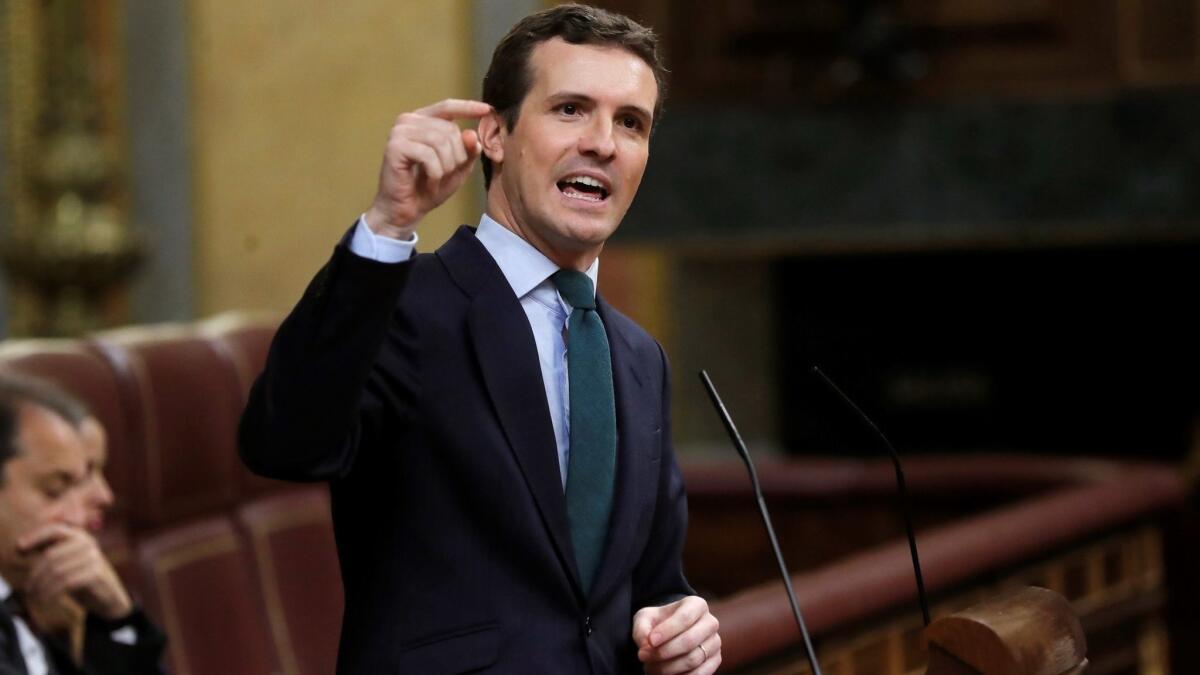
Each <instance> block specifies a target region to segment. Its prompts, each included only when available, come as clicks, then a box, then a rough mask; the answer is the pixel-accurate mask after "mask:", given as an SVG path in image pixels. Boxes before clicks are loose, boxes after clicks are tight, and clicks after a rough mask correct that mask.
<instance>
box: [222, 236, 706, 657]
mask: <svg viewBox="0 0 1200 675" xmlns="http://www.w3.org/2000/svg"><path fill="white" fill-rule="evenodd" d="M597 311H598V312H599V313H600V316H601V318H602V319H603V321H604V325H605V327H606V329H607V331H608V337H609V343H610V345H611V349H612V365H613V385H614V389H615V392H616V398H617V433H618V445H617V475H616V487H615V494H614V504H613V511H612V518H611V523H610V529H609V535H608V542H607V545H606V549H605V553H604V557H603V561H602V565H601V568H600V571H599V573H598V575H597V578H596V581H595V584H594V586H593V588H592V589H591V592H590V593H585V592H584V591H583V589H582V587H581V585H580V583H579V578H578V572H577V570H576V565H575V560H574V556H573V553H572V548H571V538H570V534H569V532H568V525H567V516H566V502H565V499H564V497H563V490H562V483H561V479H560V474H559V467H558V453H557V450H556V446H555V440H554V432H553V428H552V425H551V422H550V413H549V410H548V408H547V403H546V395H545V388H544V386H543V383H542V380H541V370H540V368H539V366H538V357H537V349H536V347H535V343H534V339H533V333H532V331H531V329H530V326H529V321H528V319H527V317H526V315H525V312H524V311H522V309H521V306H520V303H519V301H518V300H517V298H516V296H515V295H514V294H513V291H512V288H511V287H510V286H509V285H508V282H507V280H506V279H505V278H504V276H503V274H502V273H501V271H500V269H499V267H498V266H497V265H496V264H495V262H494V261H493V260H492V258H491V256H490V255H489V254H488V253H487V251H486V249H484V247H483V245H482V244H480V243H479V242H478V241H477V240H476V239H475V234H474V230H473V229H471V228H468V227H463V228H460V229H459V230H458V232H457V233H456V234H455V235H454V237H453V238H452V239H451V240H450V241H448V242H447V243H446V244H445V245H444V246H443V247H441V248H440V249H438V251H437V252H436V253H435V254H432V255H429V254H425V255H418V256H416V257H415V258H414V259H412V260H410V261H407V262H403V263H395V264H387V263H379V262H375V261H371V260H366V259H363V258H360V257H358V256H355V255H354V254H352V253H350V252H349V250H348V249H347V248H346V246H345V242H343V244H342V245H340V246H339V247H338V248H337V249H336V250H335V252H334V255H333V258H332V259H331V260H330V261H329V262H328V264H326V266H325V267H324V268H323V269H322V270H321V271H320V273H318V275H317V277H316V278H315V279H314V280H313V282H312V283H311V284H310V286H309V288H308V289H307V291H306V292H305V295H304V297H303V299H302V300H301V301H300V303H299V304H298V305H297V307H296V308H295V309H294V310H293V311H292V313H291V315H290V316H288V318H287V319H286V320H285V321H284V322H283V324H282V325H281V327H280V329H279V333H278V334H277V336H276V338H275V341H274V342H273V344H272V346H271V351H270V355H269V357H268V361H267V367H266V369H265V371H264V373H263V374H262V375H261V376H260V377H259V379H258V380H257V382H256V383H255V384H254V387H253V389H252V391H251V395H250V401H249V404H248V406H247V408H246V411H245V414H244V416H243V418H242V424H241V429H240V451H241V454H242V458H243V460H244V461H245V462H246V464H247V465H248V466H249V467H250V468H251V469H253V470H254V471H256V472H258V473H261V474H263V475H267V476H273V477H277V478H283V479H290V480H329V481H330V484H331V493H332V499H333V519H334V527H335V532H336V538H337V544H338V553H339V557H340V560H341V565H342V577H343V585H344V587H345V593H346V610H345V617H344V620H343V625H342V636H341V646H340V649H339V656H338V672H339V673H422V674H426V673H429V674H432V673H457V672H476V671H479V672H489V673H491V672H495V673H522V674H528V673H589V672H591V673H618V672H620V673H624V672H641V667H640V665H639V664H638V661H637V658H636V648H635V646H634V644H633V642H632V639H631V637H630V631H631V624H632V616H633V613H634V612H636V611H637V610H638V609H640V608H641V607H645V606H649V605H659V604H664V603H667V602H670V601H673V600H675V599H677V598H679V597H682V596H683V595H686V594H688V593H690V592H691V590H690V589H689V587H688V585H687V582H686V580H685V579H684V576H683V573H682V570H681V565H680V557H681V551H682V547H683V540H684V534H685V530H686V521H687V505H686V499H685V495H684V489H683V481H682V478H681V476H680V473H679V468H678V466H677V464H676V461H675V456H674V452H673V450H672V446H671V440H670V420H669V400H668V394H669V386H668V379H669V378H668V372H667V363H666V358H665V356H664V355H663V352H662V349H661V348H660V347H659V345H658V344H657V343H656V342H655V341H654V340H653V339H652V338H651V337H650V336H649V335H648V334H647V333H646V332H645V331H643V330H642V329H641V328H639V327H638V326H637V325H636V324H634V323H633V322H632V321H630V320H629V319H628V318H626V317H625V316H624V315H622V314H620V313H619V312H617V311H616V310H614V309H612V308H611V307H610V306H608V305H607V304H606V303H605V302H604V301H603V298H600V299H598V310H597Z"/></svg>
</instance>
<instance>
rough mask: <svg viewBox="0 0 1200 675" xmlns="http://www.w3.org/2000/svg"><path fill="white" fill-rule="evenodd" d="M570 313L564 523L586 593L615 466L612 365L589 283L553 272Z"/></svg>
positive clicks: (580, 276) (600, 550)
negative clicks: (569, 426)
mask: <svg viewBox="0 0 1200 675" xmlns="http://www.w3.org/2000/svg"><path fill="white" fill-rule="evenodd" d="M551 279H552V280H553V281H554V285H555V286H557V287H558V292H559V293H560V294H561V295H562V297H563V299H564V300H566V301H567V303H568V304H570V305H571V307H572V308H573V311H572V312H571V316H570V318H568V319H567V378H568V380H569V383H570V386H569V393H568V396H569V397H570V398H569V401H570V406H571V416H570V423H571V433H570V439H569V440H570V443H571V447H570V449H569V451H568V452H569V455H568V459H567V520H568V521H569V522H570V525H571V543H572V544H574V546H575V562H576V563H578V565H579V577H580V581H582V582H583V588H584V590H586V591H590V590H591V588H592V582H593V581H594V580H595V577H596V569H597V568H598V567H599V566H600V556H601V554H603V553H604V537H605V535H606V534H607V533H608V515H609V512H610V511H612V493H613V476H614V474H615V472H616V471H615V470H616V461H617V412H616V404H615V402H614V398H613V383H612V360H611V359H610V357H609V353H608V336H606V335H605V334H604V323H603V322H602V321H600V316H599V315H598V314H596V296H595V293H593V291H592V280H591V279H590V278H588V276H587V275H586V274H584V273H583V272H577V271H575V270H559V271H558V272H555V273H554V275H553V276H552V277H551Z"/></svg>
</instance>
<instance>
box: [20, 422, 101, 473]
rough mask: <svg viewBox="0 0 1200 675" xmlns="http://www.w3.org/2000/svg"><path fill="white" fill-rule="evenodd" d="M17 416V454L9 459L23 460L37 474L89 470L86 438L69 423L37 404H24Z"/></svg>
mask: <svg viewBox="0 0 1200 675" xmlns="http://www.w3.org/2000/svg"><path fill="white" fill-rule="evenodd" d="M18 419H19V430H18V433H17V443H18V456H17V457H14V458H13V459H11V460H9V461H13V462H15V461H22V462H23V463H25V464H26V466H27V467H28V468H29V469H30V470H32V471H36V472H38V473H54V472H59V471H65V472H67V473H71V474H75V473H81V472H83V471H84V470H86V467H87V457H86V453H85V452H84V444H83V438H82V436H80V434H79V432H78V430H77V429H75V427H73V426H71V424H70V423H69V422H67V421H66V420H64V419H63V418H61V417H59V416H58V415H56V414H54V413H53V412H51V411H49V410H46V409H45V408H42V407H40V406H36V405H23V406H21V408H20V412H19V413H18Z"/></svg>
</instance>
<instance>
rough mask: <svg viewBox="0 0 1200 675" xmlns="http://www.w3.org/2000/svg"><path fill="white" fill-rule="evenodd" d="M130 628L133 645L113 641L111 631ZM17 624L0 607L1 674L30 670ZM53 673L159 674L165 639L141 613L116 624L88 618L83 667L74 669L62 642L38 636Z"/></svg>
mask: <svg viewBox="0 0 1200 675" xmlns="http://www.w3.org/2000/svg"><path fill="white" fill-rule="evenodd" d="M125 628H132V629H133V635H135V636H136V641H135V642H134V644H126V643H125V642H121V641H119V640H114V639H113V632H114V631H117V630H120V629H125ZM16 631H17V629H16V624H14V623H13V619H12V616H11V615H10V614H9V613H8V609H7V608H5V607H4V605H3V604H0V675H26V674H27V673H28V672H29V671H28V670H27V669H26V666H25V659H24V657H23V656H22V655H21V646H20V644H19V643H18V642H17V632H16ZM39 639H40V640H41V642H42V646H43V648H44V649H45V653H46V659H47V660H48V661H49V662H50V663H49V666H50V668H51V669H52V670H51V672H52V673H56V674H57V675H161V673H162V672H163V670H162V668H161V667H160V665H159V663H160V659H161V657H162V651H163V646H164V645H165V644H166V640H165V639H164V637H163V634H162V633H161V632H159V630H158V628H156V627H155V626H154V624H153V623H151V622H150V620H149V619H148V618H146V615H145V614H143V613H142V611H141V610H134V612H133V613H132V614H130V615H129V616H128V617H126V618H124V619H120V620H117V621H105V620H104V619H101V618H98V617H95V616H92V615H90V614H89V615H88V617H87V620H86V623H85V625H84V637H83V667H82V668H80V667H78V666H76V665H75V664H74V663H73V662H72V660H71V656H70V651H69V649H68V647H67V645H66V643H65V641H63V640H60V639H59V638H58V637H57V636H53V635H50V636H46V635H43V636H39Z"/></svg>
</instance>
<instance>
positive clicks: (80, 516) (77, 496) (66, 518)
mask: <svg viewBox="0 0 1200 675" xmlns="http://www.w3.org/2000/svg"><path fill="white" fill-rule="evenodd" d="M71 492H72V494H71V495H70V496H69V497H67V500H66V502H65V503H64V504H63V511H62V522H64V523H66V524H67V525H72V526H74V527H83V526H84V525H85V524H86V523H87V504H85V503H84V498H83V496H84V495H83V492H82V491H80V490H72V491H71Z"/></svg>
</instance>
